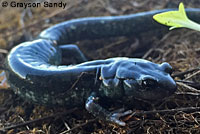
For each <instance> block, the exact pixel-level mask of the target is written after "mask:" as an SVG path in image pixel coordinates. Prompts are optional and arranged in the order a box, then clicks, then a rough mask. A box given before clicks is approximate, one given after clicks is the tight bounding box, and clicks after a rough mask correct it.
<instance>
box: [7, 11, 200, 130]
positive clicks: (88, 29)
mask: <svg viewBox="0 0 200 134" xmlns="http://www.w3.org/2000/svg"><path fill="white" fill-rule="evenodd" d="M168 10H172V9H164V10H155V11H147V12H142V13H136V14H130V15H122V16H106V17H88V18H79V19H73V20H69V21H66V22H62V23H59V24H56V25H54V26H52V27H50V28H47V29H45V30H43V31H42V32H41V33H40V34H39V36H38V37H37V38H36V39H35V40H33V41H27V42H24V43H21V44H19V45H17V46H15V47H14V48H12V50H11V51H10V53H9V54H8V56H7V58H6V63H5V66H6V68H7V72H6V74H7V77H8V81H9V84H10V86H11V88H12V89H13V90H14V92H15V93H17V94H18V95H19V96H21V97H23V98H24V99H27V100H29V101H32V102H34V103H39V104H43V105H48V106H63V107H75V106H84V107H85V108H86V109H87V110H88V111H89V112H90V113H92V114H93V115H94V116H97V117H99V118H100V119H102V120H106V121H110V122H113V123H116V124H118V125H121V126H125V122H123V121H121V120H120V117H122V116H125V115H128V114H130V113H131V110H128V111H122V110H119V111H116V112H109V111H108V110H107V109H105V108H103V107H102V106H101V105H100V103H99V102H100V101H103V102H107V100H113V101H114V102H115V101H116V100H122V101H124V102H125V101H134V98H139V99H144V100H150V101H152V100H160V99H163V98H164V97H167V96H170V95H171V94H173V93H174V92H175V91H176V83H175V81H174V80H173V79H172V77H171V75H170V74H171V73H172V67H171V66H170V65H169V64H168V63H166V62H164V63H162V64H156V63H153V62H150V61H147V60H144V59H139V58H127V57H117V58H109V59H102V60H93V61H88V60H87V58H86V57H85V56H84V54H83V53H82V52H81V51H80V49H79V48H78V47H77V46H76V45H73V44H71V43H74V42H76V41H80V40H85V39H90V40H92V39H100V38H109V37H118V36H128V35H137V34H138V33H142V32H146V31H150V30H155V29H162V28H163V27H162V26H161V25H159V24H158V23H156V22H154V21H153V19H152V16H153V15H154V14H157V13H160V12H164V11H168ZM186 11H187V14H188V16H189V17H190V18H191V19H193V20H196V21H198V22H200V17H199V15H200V9H187V10H186ZM65 56H68V57H73V58H74V60H75V62H76V64H71V65H62V58H63V57H65ZM82 76H83V77H82Z"/></svg>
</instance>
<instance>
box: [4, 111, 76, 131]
mask: <svg viewBox="0 0 200 134" xmlns="http://www.w3.org/2000/svg"><path fill="white" fill-rule="evenodd" d="M75 110H77V108H73V109H70V110H68V111H66V112H60V113H56V114H54V115H50V116H47V117H43V118H39V119H35V120H29V121H26V122H23V123H16V124H14V125H11V126H8V127H2V128H0V132H6V131H7V130H10V129H15V128H19V127H23V126H26V125H29V124H33V123H37V122H41V121H45V120H48V119H51V118H55V117H57V116H61V115H65V114H70V113H72V112H74V111H75Z"/></svg>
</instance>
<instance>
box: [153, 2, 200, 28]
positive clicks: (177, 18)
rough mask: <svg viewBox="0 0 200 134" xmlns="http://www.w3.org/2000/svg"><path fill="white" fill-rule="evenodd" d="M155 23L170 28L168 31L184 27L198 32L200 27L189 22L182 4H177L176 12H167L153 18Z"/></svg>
mask: <svg viewBox="0 0 200 134" xmlns="http://www.w3.org/2000/svg"><path fill="white" fill-rule="evenodd" d="M153 19H155V20H156V21H157V22H159V23H161V24H163V25H167V26H171V27H170V28H169V30H172V29H175V28H180V27H185V28H190V29H193V30H198V31H200V25H199V24H197V23H195V22H193V21H192V20H190V19H189V18H188V17H187V15H186V12H185V9H184V5H183V3H180V4H179V10H178V11H167V12H163V13H159V14H156V15H154V16H153Z"/></svg>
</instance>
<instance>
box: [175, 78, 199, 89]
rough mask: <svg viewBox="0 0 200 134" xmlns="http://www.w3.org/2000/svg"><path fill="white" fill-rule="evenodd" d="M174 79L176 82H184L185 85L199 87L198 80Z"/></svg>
mask: <svg viewBox="0 0 200 134" xmlns="http://www.w3.org/2000/svg"><path fill="white" fill-rule="evenodd" d="M175 81H176V82H181V83H184V84H186V85H189V86H191V87H194V88H197V89H199V88H200V83H199V82H193V81H186V80H175Z"/></svg>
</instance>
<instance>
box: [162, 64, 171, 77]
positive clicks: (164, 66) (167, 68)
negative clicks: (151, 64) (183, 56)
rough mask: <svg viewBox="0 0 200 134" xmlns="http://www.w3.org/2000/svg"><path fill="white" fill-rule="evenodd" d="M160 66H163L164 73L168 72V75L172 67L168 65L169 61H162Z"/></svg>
mask: <svg viewBox="0 0 200 134" xmlns="http://www.w3.org/2000/svg"><path fill="white" fill-rule="evenodd" d="M161 67H162V68H163V70H164V71H165V72H166V73H168V74H170V75H171V74H172V72H173V69H172V67H171V66H170V65H169V63H167V62H164V63H162V64H161Z"/></svg>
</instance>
